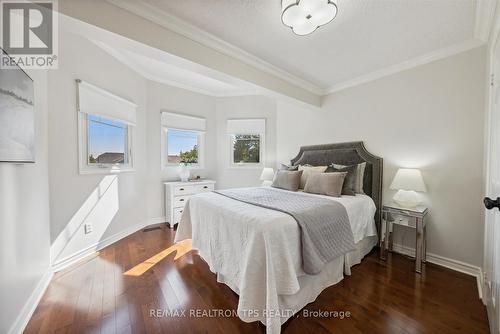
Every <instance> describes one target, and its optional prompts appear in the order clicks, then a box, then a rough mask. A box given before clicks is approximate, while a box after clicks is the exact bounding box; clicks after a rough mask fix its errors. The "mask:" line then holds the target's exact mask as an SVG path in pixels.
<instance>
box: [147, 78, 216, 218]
mask: <svg viewBox="0 0 500 334" xmlns="http://www.w3.org/2000/svg"><path fill="white" fill-rule="evenodd" d="M147 105H148V112H147V128H148V131H147V152H148V173H147V194H148V215H149V217H150V218H158V217H164V216H165V209H164V203H165V201H164V198H165V193H164V192H165V191H164V189H163V184H162V182H164V181H178V180H179V176H178V168H177V167H168V168H162V165H161V121H160V111H161V110H168V111H172V112H177V113H181V114H186V115H192V116H199V117H204V118H205V119H206V120H207V131H206V135H205V163H204V168H203V169H192V170H191V174H192V175H200V176H201V177H204V178H211V179H215V178H216V118H215V111H216V110H215V98H214V97H211V96H207V95H202V94H199V93H194V92H190V91H188V90H185V89H181V88H176V87H172V86H167V85H163V84H159V83H156V82H152V81H148V84H147Z"/></svg>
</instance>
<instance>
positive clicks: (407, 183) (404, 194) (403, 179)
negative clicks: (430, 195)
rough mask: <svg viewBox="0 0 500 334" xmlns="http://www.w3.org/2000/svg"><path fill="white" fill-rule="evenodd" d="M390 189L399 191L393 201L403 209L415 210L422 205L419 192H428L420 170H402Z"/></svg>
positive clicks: (395, 177)
mask: <svg viewBox="0 0 500 334" xmlns="http://www.w3.org/2000/svg"><path fill="white" fill-rule="evenodd" d="M390 189H393V190H397V191H398V192H397V193H396V195H394V197H393V200H394V202H396V204H398V205H399V206H401V207H404V208H408V209H411V208H415V207H416V206H417V205H419V204H420V203H421V201H420V197H419V195H418V194H417V191H420V192H426V191H427V188H426V187H425V183H424V179H423V178H422V173H420V170H418V169H409V168H400V169H399V170H398V172H397V173H396V176H394V180H392V183H391V186H390Z"/></svg>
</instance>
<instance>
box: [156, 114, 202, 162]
mask: <svg viewBox="0 0 500 334" xmlns="http://www.w3.org/2000/svg"><path fill="white" fill-rule="evenodd" d="M161 123H162V137H161V138H162V157H161V161H162V168H169V167H177V166H179V164H180V163H187V164H188V166H189V167H191V168H203V167H204V148H205V129H206V120H205V119H204V118H201V117H195V116H190V115H184V114H178V113H173V112H168V111H162V113H161Z"/></svg>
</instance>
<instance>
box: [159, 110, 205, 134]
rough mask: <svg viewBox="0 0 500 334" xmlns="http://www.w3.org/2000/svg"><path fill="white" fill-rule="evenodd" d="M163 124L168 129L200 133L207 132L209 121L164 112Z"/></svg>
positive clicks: (162, 114)
mask: <svg viewBox="0 0 500 334" xmlns="http://www.w3.org/2000/svg"><path fill="white" fill-rule="evenodd" d="M161 124H162V125H163V126H165V127H168V128H173V129H178V130H192V131H199V132H205V131H206V128H207V121H206V119H205V118H202V117H195V116H190V115H184V114H178V113H174V112H170V111H162V113H161Z"/></svg>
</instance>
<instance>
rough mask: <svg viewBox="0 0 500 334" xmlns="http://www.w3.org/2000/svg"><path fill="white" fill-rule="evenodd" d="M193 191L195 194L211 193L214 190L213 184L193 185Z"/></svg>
mask: <svg viewBox="0 0 500 334" xmlns="http://www.w3.org/2000/svg"><path fill="white" fill-rule="evenodd" d="M194 189H195V190H194V191H195V193H196V194H198V193H204V192H208V191H213V190H214V185H213V184H197V185H194Z"/></svg>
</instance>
